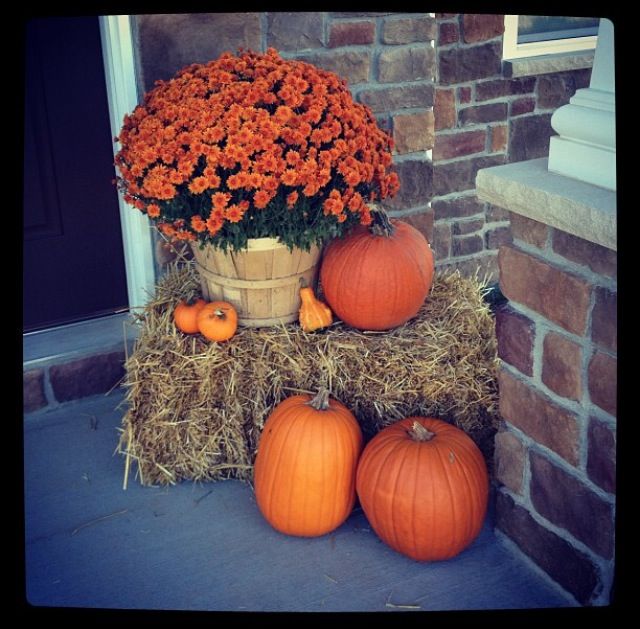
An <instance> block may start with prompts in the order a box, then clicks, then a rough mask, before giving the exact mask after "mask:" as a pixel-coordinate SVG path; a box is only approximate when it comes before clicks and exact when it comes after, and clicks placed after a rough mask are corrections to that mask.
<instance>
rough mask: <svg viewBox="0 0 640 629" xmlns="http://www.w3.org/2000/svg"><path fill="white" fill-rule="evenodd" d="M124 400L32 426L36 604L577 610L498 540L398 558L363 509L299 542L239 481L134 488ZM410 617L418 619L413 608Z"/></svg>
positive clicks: (108, 400) (82, 407)
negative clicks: (122, 452) (272, 521)
mask: <svg viewBox="0 0 640 629" xmlns="http://www.w3.org/2000/svg"><path fill="white" fill-rule="evenodd" d="M121 400H122V394H121V393H119V392H116V393H114V394H111V395H110V396H100V397H95V398H87V399H85V400H84V401H83V402H82V403H75V404H72V405H69V406H68V407H61V408H58V409H56V410H54V411H51V412H50V413H47V414H43V415H40V416H35V417H29V418H28V419H27V420H26V422H25V431H24V438H25V442H24V443H25V452H24V455H25V456H24V465H25V528H26V531H25V534H26V540H25V544H26V566H25V567H26V570H25V573H26V579H27V583H26V593H27V599H28V601H29V602H30V603H31V604H32V605H36V606H41V605H42V606H55V607H84V608H93V607H100V608H116V609H150V610H156V609H157V610H162V609H171V610H224V611H229V610H240V611H242V610H246V611H405V610H406V611H408V610H414V611H420V610H481V609H523V608H540V607H567V606H572V603H571V602H570V601H569V599H568V598H566V595H564V594H563V593H562V592H561V591H560V590H559V589H557V588H555V587H554V586H553V585H552V584H550V582H548V581H547V580H546V579H544V578H542V577H541V576H540V575H539V574H538V573H537V572H536V571H534V570H532V569H531V568H530V567H529V566H528V564H527V563H526V562H524V561H523V560H522V558H521V557H520V556H518V554H516V553H513V552H512V551H511V550H510V549H509V548H508V546H507V545H505V544H503V543H501V542H500V540H499V539H497V538H496V536H495V535H494V533H493V531H492V518H491V515H489V516H488V518H487V522H486V524H485V527H484V529H483V531H482V533H481V535H480V537H479V538H478V539H477V540H476V542H475V543H474V544H473V545H472V546H471V547H470V548H468V549H467V550H466V551H464V552H463V553H461V554H460V555H459V556H458V557H456V558H454V559H452V560H450V561H446V562H434V563H422V564H421V563H418V562H414V561H412V560H410V559H407V558H405V557H403V556H402V555H399V554H398V553H396V552H394V551H393V550H391V549H390V548H388V547H387V546H386V545H385V544H383V543H382V542H381V541H380V540H379V539H378V537H377V536H376V535H375V534H374V533H373V531H372V530H371V529H370V527H369V524H368V522H367V520H366V518H365V516H364V514H363V513H362V511H360V510H356V511H355V512H354V513H353V514H352V515H351V517H350V518H349V519H348V520H347V521H346V522H345V524H344V525H342V526H341V527H340V528H339V529H337V530H336V531H334V532H333V533H331V534H329V535H325V536H323V537H319V538H314V539H302V538H295V537H288V536H285V535H282V534H280V533H278V532H276V531H275V530H273V529H272V528H271V527H270V526H269V525H268V524H267V523H266V521H265V520H264V519H263V518H262V516H261V515H260V512H259V511H258V508H257V506H256V503H255V499H254V497H253V493H252V490H251V488H250V487H249V486H247V485H245V484H243V483H240V482H237V481H223V482H217V483H206V484H198V483H182V484H180V485H178V486H174V487H141V486H140V485H139V484H138V483H137V482H136V481H134V480H133V479H130V482H129V488H128V489H127V490H126V491H124V490H123V489H122V481H123V470H124V464H123V459H122V457H121V456H119V455H117V454H114V451H115V448H116V444H117V440H118V431H117V429H118V427H119V425H120V419H121V416H122V408H120V409H118V408H116V407H117V405H118V404H119V403H120V402H121ZM407 606H408V607H407Z"/></svg>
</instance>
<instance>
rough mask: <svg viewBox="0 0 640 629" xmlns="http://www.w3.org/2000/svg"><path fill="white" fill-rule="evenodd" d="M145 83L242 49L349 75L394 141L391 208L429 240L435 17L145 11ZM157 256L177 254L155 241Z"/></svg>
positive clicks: (140, 41)
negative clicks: (395, 188)
mask: <svg viewBox="0 0 640 629" xmlns="http://www.w3.org/2000/svg"><path fill="white" fill-rule="evenodd" d="M135 26H136V28H135V30H136V37H137V55H138V66H139V70H140V81H141V88H142V89H143V90H148V89H150V88H152V87H153V84H154V82H155V81H156V80H157V79H168V78H170V77H171V76H173V74H174V73H175V72H176V71H177V70H179V69H180V68H182V67H183V66H185V65H187V64H189V63H194V62H197V63H203V62H207V61H210V60H212V59H215V58H217V57H218V56H219V55H220V54H221V53H222V52H224V51H225V50H230V51H233V52H235V51H236V50H237V49H238V48H239V47H244V48H251V49H253V50H257V51H264V50H266V48H267V47H269V46H272V47H274V48H276V49H277V50H278V51H279V52H280V54H281V55H282V56H283V57H285V58H297V59H302V60H305V61H308V62H310V63H313V64H315V65H318V66H320V67H323V68H326V69H328V70H332V71H334V72H336V73H338V74H339V75H341V76H342V77H344V78H345V79H346V80H347V81H348V84H349V86H350V88H351V91H352V93H353V94H354V97H355V98H356V100H357V101H359V102H361V103H364V104H366V105H368V106H369V107H371V109H372V110H373V112H374V114H375V115H376V117H377V119H378V121H379V124H380V125H381V127H382V128H385V129H387V130H388V131H390V132H391V133H392V135H393V137H394V139H395V143H396V147H395V156H394V161H395V164H396V169H397V171H398V174H399V176H400V181H401V189H400V192H399V193H398V195H396V197H395V198H394V199H393V200H391V201H390V203H389V209H390V210H391V211H390V213H391V214H392V215H395V216H402V217H403V219H404V220H407V221H408V222H410V223H412V224H413V225H414V226H415V227H417V228H418V229H420V230H421V231H422V232H423V233H424V234H425V235H426V236H427V238H428V239H429V241H431V240H432V228H433V211H432V210H431V208H430V206H429V201H430V198H431V191H432V166H431V160H430V159H429V158H428V156H427V151H428V150H429V149H431V148H432V147H433V139H434V135H433V121H434V115H433V93H434V87H433V76H434V72H435V50H434V47H433V41H434V39H435V35H436V21H435V19H434V18H433V17H430V16H429V14H428V13H388V12H387V13H384V12H360V13H356V12H332V13H328V12H324V13H321V12H313V13H312V12H295V13H286V12H278V13H200V14H194V15H189V14H185V15H153V14H149V15H139V16H137V17H136V19H135ZM157 250H158V256H157V257H158V260H159V261H160V263H162V262H163V261H166V260H167V259H169V258H170V257H171V254H170V253H169V255H167V251H166V248H164V247H162V245H158V249H157Z"/></svg>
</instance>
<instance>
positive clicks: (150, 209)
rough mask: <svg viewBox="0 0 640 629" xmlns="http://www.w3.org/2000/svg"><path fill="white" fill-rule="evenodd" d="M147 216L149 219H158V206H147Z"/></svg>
mask: <svg viewBox="0 0 640 629" xmlns="http://www.w3.org/2000/svg"><path fill="white" fill-rule="evenodd" d="M147 215H148V216H149V218H158V216H160V206H159V205H158V204H157V203H150V204H149V205H147Z"/></svg>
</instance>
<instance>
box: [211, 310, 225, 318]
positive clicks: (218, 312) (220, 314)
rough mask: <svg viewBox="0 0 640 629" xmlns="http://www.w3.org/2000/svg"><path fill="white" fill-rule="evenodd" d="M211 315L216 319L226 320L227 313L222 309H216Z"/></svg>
mask: <svg viewBox="0 0 640 629" xmlns="http://www.w3.org/2000/svg"><path fill="white" fill-rule="evenodd" d="M213 314H215V315H216V317H218V319H226V318H227V313H226V311H225V310H223V309H222V308H216V309H215V310H214V311H213Z"/></svg>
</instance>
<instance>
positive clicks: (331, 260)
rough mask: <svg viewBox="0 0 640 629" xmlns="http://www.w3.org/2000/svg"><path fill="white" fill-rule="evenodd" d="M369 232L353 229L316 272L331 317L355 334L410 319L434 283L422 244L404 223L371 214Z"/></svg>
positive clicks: (331, 249) (379, 213) (380, 213)
mask: <svg viewBox="0 0 640 629" xmlns="http://www.w3.org/2000/svg"><path fill="white" fill-rule="evenodd" d="M371 215H372V217H373V223H372V225H371V227H369V228H367V227H357V228H356V229H354V230H353V231H352V232H350V233H349V234H348V235H346V236H345V237H344V238H337V239H335V240H333V241H332V242H331V243H330V244H329V245H328V246H327V247H326V249H325V254H324V259H323V261H322V266H321V267H320V280H321V282H322V289H323V292H324V296H325V298H326V300H327V302H328V304H329V306H331V309H332V310H333V312H334V313H335V314H336V315H337V316H338V317H340V318H341V319H342V320H343V321H344V322H345V323H346V324H348V325H350V326H352V327H354V328H358V329H360V330H389V329H391V328H395V327H397V326H399V325H402V324H403V323H405V322H406V321H408V320H409V319H411V318H412V317H414V316H415V315H416V314H417V313H418V310H419V309H420V306H422V304H423V303H424V300H425V299H426V297H427V294H428V293H429V289H430V288H431V283H432V281H433V267H434V264H433V254H432V252H431V248H430V247H429V243H428V242H427V239H426V238H425V237H424V236H423V235H422V234H421V233H420V232H419V231H418V230H417V229H416V228H415V227H412V226H411V225H409V224H408V223H405V222H404V221H400V220H395V219H391V220H389V219H388V218H387V216H386V214H385V213H384V211H382V210H373V211H372V212H371Z"/></svg>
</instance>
